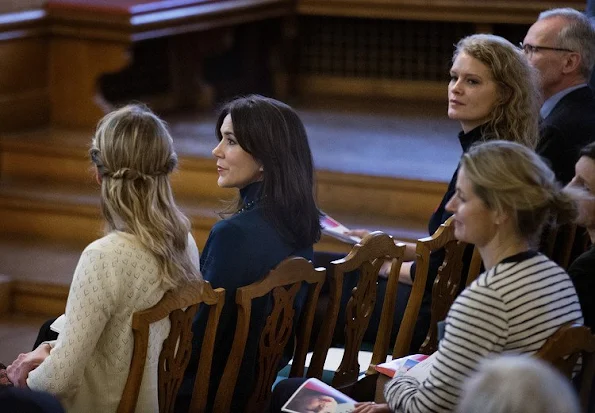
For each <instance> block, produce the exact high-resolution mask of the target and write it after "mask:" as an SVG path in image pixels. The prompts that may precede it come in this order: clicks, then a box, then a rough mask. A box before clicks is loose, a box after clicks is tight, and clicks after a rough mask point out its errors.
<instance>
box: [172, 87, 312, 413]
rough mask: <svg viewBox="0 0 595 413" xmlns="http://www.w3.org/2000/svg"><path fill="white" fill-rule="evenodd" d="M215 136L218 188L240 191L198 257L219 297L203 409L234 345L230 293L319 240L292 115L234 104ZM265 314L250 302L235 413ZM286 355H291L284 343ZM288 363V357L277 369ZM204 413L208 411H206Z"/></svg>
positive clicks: (192, 370) (305, 158)
mask: <svg viewBox="0 0 595 413" xmlns="http://www.w3.org/2000/svg"><path fill="white" fill-rule="evenodd" d="M216 133H217V138H218V139H219V144H218V145H217V146H216V147H215V149H213V155H214V156H215V157H216V158H217V171H218V173H219V179H218V180H217V184H218V185H219V186H220V187H223V188H237V189H239V198H238V201H237V204H236V205H235V208H233V210H232V211H231V212H232V214H231V216H230V217H228V218H227V219H225V220H222V221H220V222H218V223H217V224H215V226H214V227H213V229H212V230H211V233H210V235H209V238H208V240H207V242H206V244H205V248H204V251H203V253H202V255H201V262H200V265H201V270H202V273H203V276H204V278H205V280H208V281H210V282H211V284H212V286H213V287H215V288H216V287H223V288H225V290H226V303H225V307H224V309H223V313H222V315H221V320H220V323H219V329H218V333H217V338H216V343H215V355H214V358H213V366H214V367H213V371H212V374H211V377H210V378H203V377H197V378H196V380H209V381H210V383H209V395H210V397H209V404H211V403H212V402H213V399H214V396H215V393H216V391H217V388H218V384H219V381H220V379H221V375H222V371H223V368H224V366H225V363H226V361H227V356H228V354H229V352H230V349H231V345H232V341H233V336H234V332H235V327H236V321H237V311H236V304H235V293H236V289H237V288H239V287H242V286H246V285H249V284H251V283H254V282H256V281H258V280H260V279H262V278H263V277H264V276H265V275H266V274H267V273H268V272H269V271H270V270H271V269H272V268H274V267H275V266H277V265H278V264H279V263H280V262H281V261H283V260H284V259H286V258H287V257H289V256H300V257H304V258H306V259H309V260H311V259H312V253H313V250H312V245H313V244H314V243H315V242H316V241H317V240H318V239H319V238H320V223H319V213H318V209H317V207H316V204H315V202H314V192H313V182H314V171H313V163H312V155H311V152H310V147H309V144H308V138H307V135H306V130H305V128H304V125H303V124H302V122H301V120H300V119H299V117H298V115H297V114H296V113H295V112H294V111H293V109H292V108H290V107H289V106H287V105H286V104H284V103H282V102H279V101H277V100H274V99H270V98H266V97H262V96H257V95H253V96H248V97H244V98H239V99H235V100H233V101H231V102H230V103H228V104H227V105H226V106H225V107H224V108H223V110H222V112H221V114H220V115H219V119H218V121H217V129H216ZM267 309H268V301H267V298H264V299H262V300H257V301H255V302H254V303H253V308H252V319H251V325H250V332H249V335H248V341H247V344H246V349H245V353H244V359H243V362H242V366H241V368H240V374H239V377H240V380H241V383H242V384H241V385H239V386H237V388H236V391H235V393H234V395H233V402H232V411H238V412H240V411H242V408H243V406H244V405H245V403H246V401H247V398H248V396H249V395H250V394H251V391H252V388H251V384H252V381H251V378H252V377H253V376H254V373H255V369H256V362H257V360H256V353H257V347H258V339H259V336H260V332H261V330H262V327H263V326H264V322H265V317H266V315H267ZM298 310H299V308H298ZM296 319H297V314H296ZM206 320H207V313H206V312H205V311H199V313H198V314H197V317H196V319H195V320H194V324H193V330H194V343H193V355H192V359H191V361H190V364H189V366H188V368H187V370H186V377H185V379H184V383H183V385H182V389H181V390H180V396H179V398H178V408H179V410H184V409H185V408H186V407H187V405H188V403H189V401H190V396H191V393H192V387H193V383H194V379H195V374H196V368H197V364H198V357H199V352H200V347H201V344H202V337H203V335H204V330H205V327H206ZM288 349H289V350H292V349H293V343H292V342H291V340H290V343H289V344H288ZM289 352H290V353H291V351H289ZM287 361H289V357H288V358H287V359H285V360H283V361H282V364H283V362H284V363H285V364H286V363H287ZM230 397H231V395H230ZM211 408H212V406H211V405H209V406H208V410H210V409H211Z"/></svg>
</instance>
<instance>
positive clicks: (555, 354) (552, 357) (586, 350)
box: [535, 323, 595, 411]
mask: <svg viewBox="0 0 595 413" xmlns="http://www.w3.org/2000/svg"><path fill="white" fill-rule="evenodd" d="M535 355H536V356H537V357H539V358H541V359H542V360H545V361H547V362H548V363H551V364H552V365H553V366H554V367H556V368H557V369H558V370H559V371H560V372H561V373H562V374H564V375H565V376H566V377H568V378H569V379H572V374H573V371H574V368H575V366H576V363H577V361H578V359H579V357H582V377H581V383H580V389H579V391H580V399H581V404H582V406H583V409H584V410H585V411H587V406H588V402H589V396H590V392H591V388H592V383H593V377H594V375H595V357H594V355H595V335H593V334H592V333H591V329H589V327H585V326H583V325H582V324H578V323H569V324H566V325H564V326H562V327H560V329H558V331H556V332H555V333H554V335H552V336H551V337H550V338H548V340H547V341H546V342H545V344H544V345H543V347H542V348H541V349H540V350H539V351H538V352H537V353H536V354H535Z"/></svg>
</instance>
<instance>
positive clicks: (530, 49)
mask: <svg viewBox="0 0 595 413" xmlns="http://www.w3.org/2000/svg"><path fill="white" fill-rule="evenodd" d="M519 47H520V48H521V50H522V51H523V52H525V54H526V55H529V56H531V55H533V53H539V51H540V50H553V51H555V52H574V50H570V49H562V48H560V47H548V46H533V45H532V44H527V43H523V42H520V43H519Z"/></svg>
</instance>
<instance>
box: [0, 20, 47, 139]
mask: <svg viewBox="0 0 595 413" xmlns="http://www.w3.org/2000/svg"><path fill="white" fill-rule="evenodd" d="M7 16H14V19H15V20H11V18H10V17H7ZM4 17H5V18H6V19H5V21H4V22H3V23H0V132H1V131H9V130H18V129H22V128H31V127H36V126H40V125H44V124H46V123H47V122H48V120H49V91H48V63H47V62H48V49H47V40H46V39H45V38H44V37H43V36H42V34H41V33H40V32H38V31H37V30H38V29H39V27H38V28H37V29H36V28H34V27H31V25H32V24H33V23H32V22H31V21H30V20H28V19H27V18H26V16H23V14H22V13H15V14H13V15H4ZM21 18H22V21H21V23H22V26H21V25H19V24H18V23H19V19H21ZM33 22H34V23H35V22H36V23H37V24H39V25H41V24H42V20H40V19H34V21H33Z"/></svg>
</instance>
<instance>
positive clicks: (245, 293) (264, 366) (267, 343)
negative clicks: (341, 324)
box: [215, 257, 326, 413]
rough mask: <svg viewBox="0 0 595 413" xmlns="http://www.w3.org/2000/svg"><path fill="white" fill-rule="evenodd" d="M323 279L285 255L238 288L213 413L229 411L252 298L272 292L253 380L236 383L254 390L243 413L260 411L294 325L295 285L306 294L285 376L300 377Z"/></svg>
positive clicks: (318, 272)
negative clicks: (259, 277) (255, 279)
mask: <svg viewBox="0 0 595 413" xmlns="http://www.w3.org/2000/svg"><path fill="white" fill-rule="evenodd" d="M325 275H326V271H325V270H324V269H323V268H314V267H313V266H312V263H311V262H310V261H308V260H306V259H304V258H301V257H290V258H287V259H286V260H284V261H282V262H281V263H280V264H279V265H278V266H277V267H276V268H274V269H272V270H271V271H270V272H269V273H268V274H267V275H266V276H265V277H264V278H263V279H262V280H260V281H258V282H256V283H253V284H250V285H248V286H245V287H241V288H238V290H237V292H236V304H237V306H238V320H237V324H236V331H235V335H234V337H233V345H232V348H231V352H230V354H229V357H228V360H227V363H226V365H225V369H224V372H223V376H222V378H221V382H220V384H219V389H218V390H217V395H216V398H215V406H216V408H215V411H216V412H222V413H225V412H229V411H230V408H231V395H233V394H234V390H235V387H236V383H237V380H238V374H239V370H240V366H241V363H242V359H243V357H244V348H245V347H246V341H247V339H248V329H249V327H250V317H251V314H252V303H253V300H255V299H257V298H260V297H265V296H267V295H268V294H272V304H273V305H272V309H271V311H270V313H269V315H268V316H267V318H266V323H265V326H264V328H263V331H262V332H261V336H260V340H259V350H258V367H257V369H256V377H255V378H254V381H253V382H251V383H242V385H243V386H244V385H253V383H254V386H255V387H254V389H253V391H252V395H251V397H250V399H249V400H248V403H247V405H246V407H245V410H244V411H245V412H247V413H252V412H254V413H256V412H262V411H264V410H265V407H266V405H267V403H268V400H269V398H270V395H271V387H272V385H273V382H274V380H275V378H276V375H277V367H278V364H279V360H281V357H282V355H283V350H284V349H285V347H286V345H287V342H288V340H289V338H290V337H291V333H292V331H293V326H294V325H295V321H296V320H295V310H294V308H295V307H294V305H295V300H296V298H297V296H298V293H299V292H300V290H301V287H302V286H303V285H306V286H307V296H306V300H305V303H304V305H303V307H302V312H301V315H300V317H299V319H298V320H297V321H298V322H299V326H298V328H297V330H296V331H295V337H296V346H295V350H294V354H293V364H292V366H291V372H290V376H291V377H298V376H303V374H304V364H305V360H306V352H307V349H308V343H309V342H310V332H311V330H312V322H313V320H314V311H315V310H316V303H317V301H318V295H319V294H320V290H321V289H322V284H323V283H324V280H325Z"/></svg>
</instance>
